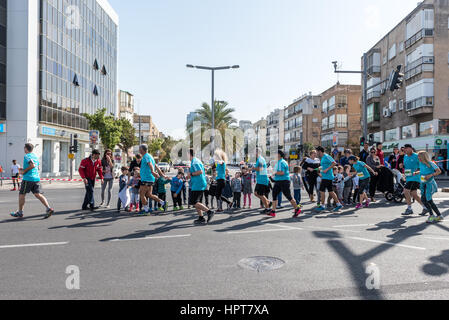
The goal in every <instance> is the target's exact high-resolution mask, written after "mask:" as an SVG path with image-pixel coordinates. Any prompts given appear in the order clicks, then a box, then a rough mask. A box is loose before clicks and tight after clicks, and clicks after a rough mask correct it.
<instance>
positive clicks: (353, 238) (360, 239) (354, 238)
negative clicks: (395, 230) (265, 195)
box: [346, 237, 427, 250]
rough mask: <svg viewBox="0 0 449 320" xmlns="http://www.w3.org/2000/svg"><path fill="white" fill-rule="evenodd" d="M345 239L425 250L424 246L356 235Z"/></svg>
mask: <svg viewBox="0 0 449 320" xmlns="http://www.w3.org/2000/svg"><path fill="white" fill-rule="evenodd" d="M346 239H352V240H358V241H365V242H372V243H381V244H387V245H389V246H393V247H402V248H407V249H415V250H427V249H426V248H422V247H415V246H408V245H405V244H397V243H390V242H385V241H379V240H371V239H364V238H357V237H346Z"/></svg>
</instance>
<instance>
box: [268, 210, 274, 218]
mask: <svg viewBox="0 0 449 320" xmlns="http://www.w3.org/2000/svg"><path fill="white" fill-rule="evenodd" d="M267 215H268V216H269V217H272V218H276V211H273V210H271V211H270V213H268V214H267Z"/></svg>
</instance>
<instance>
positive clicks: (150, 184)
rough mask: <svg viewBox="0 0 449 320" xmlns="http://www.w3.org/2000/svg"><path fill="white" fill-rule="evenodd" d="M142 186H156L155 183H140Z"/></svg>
mask: <svg viewBox="0 0 449 320" xmlns="http://www.w3.org/2000/svg"><path fill="white" fill-rule="evenodd" d="M140 185H141V186H146V187H152V186H154V182H147V181H140Z"/></svg>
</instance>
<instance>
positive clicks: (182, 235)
mask: <svg viewBox="0 0 449 320" xmlns="http://www.w3.org/2000/svg"><path fill="white" fill-rule="evenodd" d="M191 236H192V235H191V234H181V235H177V236H158V237H145V238H135V239H114V240H110V241H109V242H124V241H142V240H157V239H173V238H188V237H191Z"/></svg>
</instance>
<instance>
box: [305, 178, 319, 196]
mask: <svg viewBox="0 0 449 320" xmlns="http://www.w3.org/2000/svg"><path fill="white" fill-rule="evenodd" d="M307 186H308V188H307V193H308V194H309V196H313V193H314V191H315V189H317V187H318V184H317V178H311V177H309V178H307ZM317 195H318V197H319V196H320V195H319V193H318V190H317Z"/></svg>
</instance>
